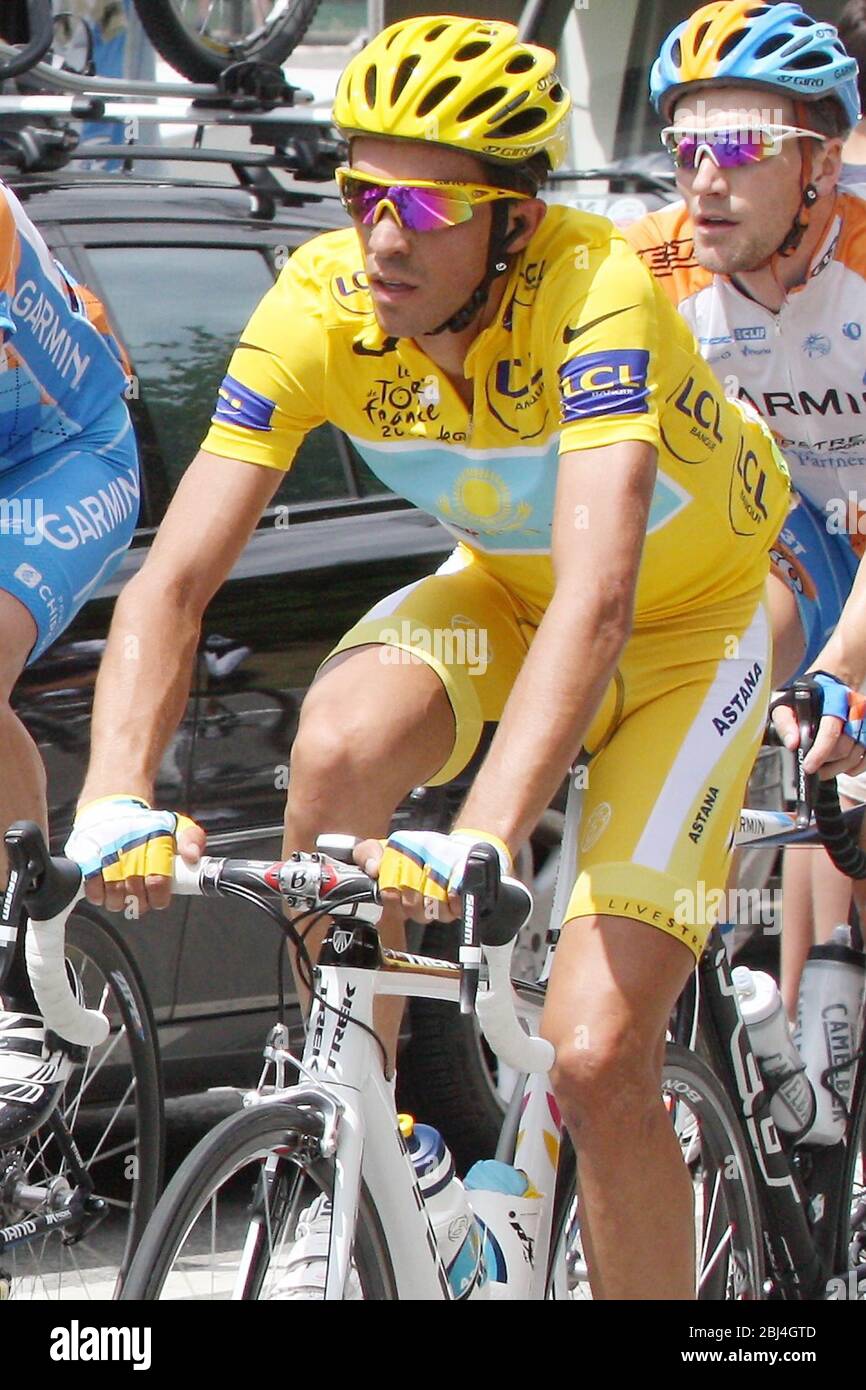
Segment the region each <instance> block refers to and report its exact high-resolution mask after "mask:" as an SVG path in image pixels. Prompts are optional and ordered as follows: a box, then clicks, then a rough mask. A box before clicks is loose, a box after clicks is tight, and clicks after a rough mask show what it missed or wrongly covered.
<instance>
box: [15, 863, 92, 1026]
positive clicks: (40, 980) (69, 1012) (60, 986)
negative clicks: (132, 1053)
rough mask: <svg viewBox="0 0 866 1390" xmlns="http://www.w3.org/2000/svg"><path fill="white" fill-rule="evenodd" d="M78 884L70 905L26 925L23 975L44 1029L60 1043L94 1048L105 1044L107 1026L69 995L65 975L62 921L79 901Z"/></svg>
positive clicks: (64, 938)
mask: <svg viewBox="0 0 866 1390" xmlns="http://www.w3.org/2000/svg"><path fill="white" fill-rule="evenodd" d="M83 896H84V885H83V884H82V885H81V887H80V888H79V890H78V892H77V893H76V895H75V897H74V898H73V899H72V902H71V903H70V904H69V905H68V907H65V908H64V909H63V911H62V912H60V913H58V915H57V916H56V917H52V918H51V919H50V920H49V921H47V922H34V921H33V920H32V918H31V920H30V921H29V922H28V923H27V941H26V947H25V953H26V959H27V973H28V975H29V976H30V983H31V985H32V986H33V994H34V996H35V998H36V1003H37V1004H38V1006H39V1012H40V1013H41V1014H42V1017H43V1018H44V1020H45V1026H46V1028H50V1029H53V1031H54V1032H55V1033H57V1035H58V1037H61V1038H63V1040H64V1042H69V1043H76V1044H78V1045H79V1046H81V1047H97V1046H98V1045H99V1044H100V1043H102V1042H105V1039H106V1038H107V1037H108V1034H109V1032H110V1027H111V1025H110V1024H109V1022H108V1019H107V1018H106V1017H105V1014H102V1013H100V1012H99V1011H98V1010H97V1009H85V1008H84V1007H83V1006H82V1005H81V1004H79V1002H78V1000H77V999H76V998H75V995H74V994H73V992H72V989H71V987H70V984H69V976H68V975H67V973H66V961H65V953H64V943H65V940H66V919H67V918H68V916H69V914H70V912H71V911H72V908H73V907H74V906H75V904H76V903H77V902H78V900H79V898H81V897H83Z"/></svg>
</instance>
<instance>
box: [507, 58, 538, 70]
mask: <svg viewBox="0 0 866 1390" xmlns="http://www.w3.org/2000/svg"><path fill="white" fill-rule="evenodd" d="M534 67H535V59H534V58H533V56H532V54H531V53H518V54H517V57H516V58H512V59H511V61H510V62H508V63H506V64H505V71H506V72H507V73H515V72H529V69H530V68H534Z"/></svg>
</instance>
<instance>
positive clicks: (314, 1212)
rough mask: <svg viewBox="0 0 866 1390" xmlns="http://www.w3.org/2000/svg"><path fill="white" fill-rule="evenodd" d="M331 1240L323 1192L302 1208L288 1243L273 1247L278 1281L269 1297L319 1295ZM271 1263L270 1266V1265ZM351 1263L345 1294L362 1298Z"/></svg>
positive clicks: (328, 1210)
mask: <svg viewBox="0 0 866 1390" xmlns="http://www.w3.org/2000/svg"><path fill="white" fill-rule="evenodd" d="M330 1241H331V1202H330V1198H328V1197H326V1196H325V1194H324V1192H322V1193H320V1194H319V1196H318V1197H317V1198H316V1200H315V1201H314V1202H312V1203H311V1204H310V1206H308V1207H307V1208H306V1210H305V1211H302V1212H301V1214H300V1216H299V1217H298V1224H297V1227H296V1229H295V1239H294V1241H293V1242H292V1244H291V1246H284V1247H283V1248H282V1249H281V1250H279V1251H275V1252H274V1253H275V1256H277V1257H278V1258H277V1259H276V1260H275V1263H277V1264H278V1267H279V1282H278V1284H277V1286H276V1288H275V1289H274V1291H273V1293H271V1294H270V1295H269V1297H270V1298H272V1299H277V1300H293V1299H322V1298H324V1297H325V1282H326V1280H327V1276H328V1246H329V1245H330ZM273 1267H274V1266H273V1265H272V1269H273ZM363 1297H364V1295H363V1293H362V1292H361V1283H360V1280H359V1279H358V1275H357V1273H356V1271H355V1268H354V1266H353V1267H352V1268H351V1269H350V1271H349V1278H348V1281H347V1285H346V1298H347V1299H355V1298H363Z"/></svg>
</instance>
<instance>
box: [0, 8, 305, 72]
mask: <svg viewBox="0 0 866 1390" xmlns="http://www.w3.org/2000/svg"><path fill="white" fill-rule="evenodd" d="M134 3H135V9H136V13H137V14H138V17H139V19H140V20H141V25H142V28H143V29H144V31H145V33H146V34H147V36H148V38H149V39H150V41H151V43H152V44H153V46H154V48H155V49H156V50H157V52H158V53H160V54H161V55H162V57H163V58H165V60H166V62H168V63H170V64H171V65H172V67H174V68H175V69H176V70H177V71H178V72H179V73H181V74H182V76H184V77H187V78H189V79H190V81H192V82H215V81H216V80H217V78H218V77H219V76H220V74H221V73H222V72H223V71H224V70H225V69H226V68H227V67H229V66H230V65H231V64H234V63H240V62H257V63H271V64H274V65H276V66H279V65H280V64H281V63H284V62H285V60H286V59H287V58H288V57H289V55H290V54H291V53H292V52H293V51H294V49H295V48H296V47H297V45H298V44H299V43H300V41H301V39H302V38H303V37H304V35H305V34H306V32H307V30H308V29H309V27H310V25H311V23H312V22H313V19H314V18H315V15H316V11H317V10H318V8H319V0H134ZM7 5H8V0H7ZM11 8H12V13H11V14H10V15H9V17H8V19H6V20H5V22H4V34H6V35H8V36H9V38H10V40H12V41H15V42H17V41H19V36H20V38H22V39H26V45H25V47H24V49H23V52H22V55H21V56H22V60H23V63H22V65H21V66H20V67H19V68H18V71H19V72H25V71H27V69H28V67H29V66H32V64H33V63H35V62H39V61H41V60H42V59H43V58H45V57H46V56H47V55H48V54H49V52H50V50H51V49H52V47H53V46H54V45H55V43H56V40H57V36H58V34H57V27H58V24H59V23H66V24H68V23H69V16H66V15H64V16H63V17H62V20H61V17H60V16H58V18H57V20H55V19H54V16H53V15H52V6H51V0H26V5H24V4H16V3H13V5H12V7H11ZM83 25H84V21H83V20H79V21H78V22H77V27H78V28H81V27H82V26H83ZM84 46H85V49H88V48H89V47H91V46H92V45H91V44H90V43H89V41H88V39H87V37H86V30H85V39H84ZM6 75H7V76H13V75H14V73H13V72H11V71H9V72H7V73H6Z"/></svg>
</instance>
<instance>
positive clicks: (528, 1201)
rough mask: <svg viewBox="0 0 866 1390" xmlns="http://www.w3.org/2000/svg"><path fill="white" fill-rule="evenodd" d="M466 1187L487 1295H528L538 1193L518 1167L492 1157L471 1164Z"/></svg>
mask: <svg viewBox="0 0 866 1390" xmlns="http://www.w3.org/2000/svg"><path fill="white" fill-rule="evenodd" d="M465 1186H466V1191H467V1192H468V1194H469V1200H470V1202H471V1203H472V1210H473V1212H474V1213H475V1216H476V1218H477V1220H478V1223H479V1225H480V1227H481V1232H482V1236H483V1242H484V1243H483V1247H482V1255H483V1258H484V1262H485V1264H486V1266H487V1273H488V1275H489V1277H490V1297H491V1298H510V1299H521V1298H526V1297H528V1295H529V1286H530V1281H531V1279H532V1267H533V1257H534V1253H535V1238H536V1232H537V1229H538V1218H539V1215H540V1213H541V1203H542V1201H543V1200H544V1199H543V1195H542V1193H540V1192H536V1190H535V1188H534V1187H533V1186H532V1184H531V1183H530V1181H529V1178H528V1177H527V1176H526V1174H525V1173H524V1172H522V1171H521V1170H520V1169H518V1168H512V1167H511V1164H510V1163H500V1162H498V1160H496V1159H485V1160H483V1161H481V1162H479V1163H474V1164H473V1165H472V1167H471V1168H470V1169H469V1172H468V1173H467V1174H466V1184H465Z"/></svg>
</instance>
